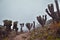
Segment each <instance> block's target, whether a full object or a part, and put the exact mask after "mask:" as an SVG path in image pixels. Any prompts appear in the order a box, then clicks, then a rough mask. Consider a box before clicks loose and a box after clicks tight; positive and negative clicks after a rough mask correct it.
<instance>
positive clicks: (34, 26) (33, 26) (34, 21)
mask: <svg viewBox="0 0 60 40" xmlns="http://www.w3.org/2000/svg"><path fill="white" fill-rule="evenodd" d="M33 29H34V31H35V21H33Z"/></svg>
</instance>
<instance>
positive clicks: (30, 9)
mask: <svg viewBox="0 0 60 40" xmlns="http://www.w3.org/2000/svg"><path fill="white" fill-rule="evenodd" d="M50 3H54V0H0V25H2V24H3V20H5V19H8V20H12V21H13V22H14V21H18V27H19V26H20V25H19V23H27V22H33V21H35V22H36V24H38V22H37V20H36V17H37V16H39V15H44V14H47V13H46V12H45V9H46V8H47V5H48V4H50ZM48 19H50V17H49V16H48ZM23 29H26V27H24V28H23Z"/></svg>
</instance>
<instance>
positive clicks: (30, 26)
mask: <svg viewBox="0 0 60 40" xmlns="http://www.w3.org/2000/svg"><path fill="white" fill-rule="evenodd" d="M32 26H33V24H32V23H26V27H27V28H28V30H29V32H30V29H31V28H32Z"/></svg>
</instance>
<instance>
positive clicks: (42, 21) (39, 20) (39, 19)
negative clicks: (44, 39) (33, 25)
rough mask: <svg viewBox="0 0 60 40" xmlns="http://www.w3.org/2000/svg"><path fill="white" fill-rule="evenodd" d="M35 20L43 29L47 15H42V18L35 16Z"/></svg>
mask: <svg viewBox="0 0 60 40" xmlns="http://www.w3.org/2000/svg"><path fill="white" fill-rule="evenodd" d="M37 20H38V22H39V23H40V24H41V25H42V27H44V25H45V23H46V20H47V15H43V17H41V16H37Z"/></svg>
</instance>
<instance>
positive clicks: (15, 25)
mask: <svg viewBox="0 0 60 40" xmlns="http://www.w3.org/2000/svg"><path fill="white" fill-rule="evenodd" d="M17 24H18V21H15V22H14V23H13V29H15V31H16V32H17V31H18V28H17Z"/></svg>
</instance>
